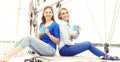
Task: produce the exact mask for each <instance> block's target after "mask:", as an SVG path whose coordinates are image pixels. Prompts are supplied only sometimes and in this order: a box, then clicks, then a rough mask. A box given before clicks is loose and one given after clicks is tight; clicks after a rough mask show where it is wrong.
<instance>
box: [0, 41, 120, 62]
mask: <svg viewBox="0 0 120 62" xmlns="http://www.w3.org/2000/svg"><path fill="white" fill-rule="evenodd" d="M11 46H13V43H9V44H8V43H0V49H1V51H0V56H3V55H4V54H6V53H7V52H8V51H9V50H10V48H11ZM98 48H99V49H101V50H103V47H98ZM109 48H110V53H109V54H110V55H112V56H119V55H120V52H119V49H120V47H109ZM28 50H29V48H26V49H25V50H24V51H22V52H21V53H19V54H18V55H16V56H14V57H13V58H12V59H11V60H10V62H24V59H29V58H32V57H33V56H34V55H30V54H28ZM119 57H120V56H119ZM41 58H45V59H46V60H49V62H120V61H103V60H99V58H98V57H96V56H95V55H93V54H92V53H91V52H89V51H85V52H83V53H81V54H78V55H76V56H71V57H63V56H60V55H59V53H58V51H57V53H56V55H55V56H54V57H45V56H42V57H41Z"/></svg>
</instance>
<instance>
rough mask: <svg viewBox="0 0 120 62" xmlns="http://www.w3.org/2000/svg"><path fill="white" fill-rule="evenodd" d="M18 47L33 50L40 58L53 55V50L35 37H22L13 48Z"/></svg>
mask: <svg viewBox="0 0 120 62" xmlns="http://www.w3.org/2000/svg"><path fill="white" fill-rule="evenodd" d="M18 45H21V46H22V47H23V48H26V47H28V46H29V47H30V48H31V49H33V50H34V51H35V52H37V53H38V54H39V55H42V56H53V55H55V48H53V47H52V46H51V45H49V44H47V43H45V42H44V41H42V40H40V39H38V38H36V37H32V36H28V37H24V38H22V39H21V40H20V41H18V42H17V43H16V44H15V47H16V46H18Z"/></svg>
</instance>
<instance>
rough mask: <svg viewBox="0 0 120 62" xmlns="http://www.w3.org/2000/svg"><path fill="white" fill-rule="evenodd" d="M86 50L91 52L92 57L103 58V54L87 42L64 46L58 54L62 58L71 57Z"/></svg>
mask: <svg viewBox="0 0 120 62" xmlns="http://www.w3.org/2000/svg"><path fill="white" fill-rule="evenodd" d="M86 50H89V51H90V52H92V53H93V54H94V55H96V56H98V57H100V56H105V53H104V52H102V51H101V50H99V49H97V48H96V47H95V46H94V45H93V44H92V43H90V42H89V41H87V42H83V43H78V44H75V45H65V46H64V47H63V48H61V49H60V51H59V53H60V55H62V56H73V55H76V54H79V53H82V52H84V51H86Z"/></svg>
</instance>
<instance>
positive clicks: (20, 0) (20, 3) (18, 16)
mask: <svg viewBox="0 0 120 62" xmlns="http://www.w3.org/2000/svg"><path fill="white" fill-rule="evenodd" d="M21 5H22V0H19V7H18V15H17V23H16V35H15V38H16V39H15V41H17V33H18V23H19V20H20V19H19V18H20V11H21Z"/></svg>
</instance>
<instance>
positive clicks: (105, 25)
mask: <svg viewBox="0 0 120 62" xmlns="http://www.w3.org/2000/svg"><path fill="white" fill-rule="evenodd" d="M104 30H105V43H107V41H106V0H104Z"/></svg>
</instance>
